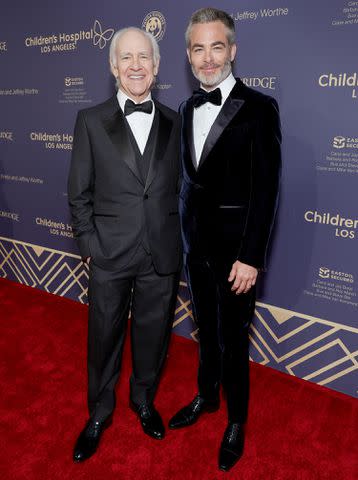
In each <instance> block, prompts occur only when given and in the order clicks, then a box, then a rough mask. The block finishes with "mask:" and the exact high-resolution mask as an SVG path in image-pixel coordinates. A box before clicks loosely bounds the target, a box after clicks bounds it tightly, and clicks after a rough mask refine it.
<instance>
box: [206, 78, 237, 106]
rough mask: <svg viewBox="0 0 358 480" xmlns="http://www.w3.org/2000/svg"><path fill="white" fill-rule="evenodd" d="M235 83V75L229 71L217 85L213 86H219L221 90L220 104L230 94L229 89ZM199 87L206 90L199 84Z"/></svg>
mask: <svg viewBox="0 0 358 480" xmlns="http://www.w3.org/2000/svg"><path fill="white" fill-rule="evenodd" d="M235 84H236V80H235V77H234V75H233V74H232V72H231V73H229V75H228V76H227V77H226V78H225V80H223V81H222V82H220V83H219V85H217V86H216V87H215V88H220V91H221V97H222V99H221V105H223V104H224V102H225V100H226V99H227V97H228V96H229V95H230V92H231V90H232V89H233V88H234V86H235ZM200 87H201V88H202V89H203V90H205V91H208V90H206V89H205V88H204V87H203V86H202V85H200Z"/></svg>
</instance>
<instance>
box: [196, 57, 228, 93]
mask: <svg viewBox="0 0 358 480" xmlns="http://www.w3.org/2000/svg"><path fill="white" fill-rule="evenodd" d="M191 70H192V72H193V75H194V77H195V78H197V79H198V80H199V82H200V83H201V84H202V85H203V86H204V87H216V86H217V85H219V83H221V82H222V81H223V80H225V78H226V77H227V76H228V75H229V74H230V72H231V62H230V60H227V61H226V62H225V63H224V65H223V67H222V68H221V70H219V71H218V72H217V73H216V74H215V75H208V76H207V75H205V73H204V72H203V71H202V70H198V72H196V71H195V70H194V67H193V66H192V67H191Z"/></svg>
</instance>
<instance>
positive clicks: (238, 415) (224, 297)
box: [185, 255, 255, 423]
mask: <svg viewBox="0 0 358 480" xmlns="http://www.w3.org/2000/svg"><path fill="white" fill-rule="evenodd" d="M231 268H232V261H226V260H224V259H221V260H217V259H216V260H214V259H210V258H193V257H191V256H189V255H188V256H187V257H186V259H185V269H186V275H187V280H188V285H189V289H190V293H191V297H192V305H193V314H194V319H195V321H196V323H197V325H198V327H199V342H200V343H199V346H200V353H199V372H198V386H199V393H200V395H201V396H202V397H203V398H205V399H207V400H216V399H217V398H218V397H219V389H220V384H221V383H222V385H223V387H224V390H225V393H226V398H227V407H228V417H229V421H232V422H239V423H245V421H246V419H247V410H248V399H249V326H250V322H251V319H252V316H253V313H254V308H255V288H252V289H251V290H249V292H248V293H246V294H240V295H236V294H235V293H233V292H232V291H231V285H232V283H229V282H228V278H229V274H230V270H231Z"/></svg>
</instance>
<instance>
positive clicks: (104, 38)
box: [24, 19, 114, 53]
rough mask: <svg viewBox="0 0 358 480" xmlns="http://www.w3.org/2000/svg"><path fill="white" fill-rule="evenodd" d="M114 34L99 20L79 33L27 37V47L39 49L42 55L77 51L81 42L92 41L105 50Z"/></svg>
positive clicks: (95, 45)
mask: <svg viewBox="0 0 358 480" xmlns="http://www.w3.org/2000/svg"><path fill="white" fill-rule="evenodd" d="M113 34H114V29H113V28H104V27H103V25H102V24H101V22H100V21H99V20H97V19H96V20H95V21H94V23H93V27H92V28H90V29H87V30H78V31H77V32H70V33H67V32H58V33H52V34H48V35H39V36H38V35H35V36H31V37H26V38H25V40H24V42H25V46H26V47H37V48H38V49H39V51H40V53H55V52H70V51H74V50H77V48H78V46H79V45H80V43H81V42H88V41H90V42H91V43H92V45H93V46H94V47H96V48H99V49H100V50H103V49H104V48H105V47H106V45H107V43H108V42H109V41H110V40H111V38H112V36H113Z"/></svg>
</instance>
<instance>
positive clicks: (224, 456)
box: [219, 423, 244, 472]
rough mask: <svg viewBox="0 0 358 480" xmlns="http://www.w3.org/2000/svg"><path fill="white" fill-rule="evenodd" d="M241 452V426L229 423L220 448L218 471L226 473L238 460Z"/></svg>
mask: <svg viewBox="0 0 358 480" xmlns="http://www.w3.org/2000/svg"><path fill="white" fill-rule="evenodd" d="M243 451H244V429H243V426H242V425H241V424H240V423H229V424H228V426H227V427H226V430H225V433H224V437H223V440H222V442H221V446H220V451H219V469H220V470H223V471H224V472H228V471H229V470H230V469H231V468H232V467H233V466H234V465H235V463H236V462H237V461H238V460H240V458H241V456H242V453H243Z"/></svg>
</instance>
